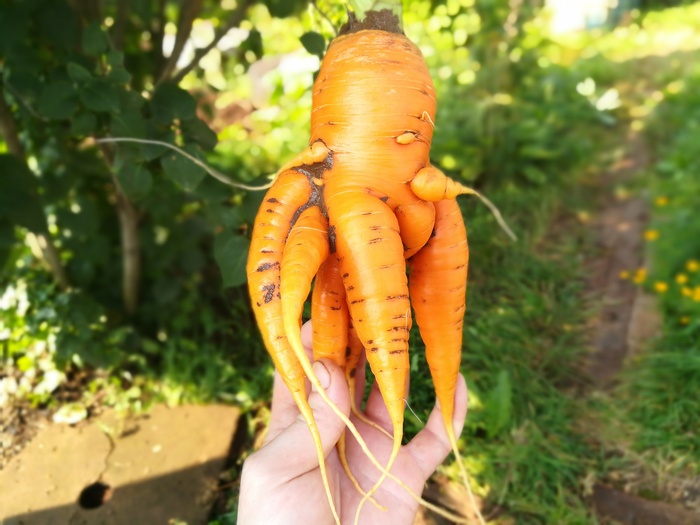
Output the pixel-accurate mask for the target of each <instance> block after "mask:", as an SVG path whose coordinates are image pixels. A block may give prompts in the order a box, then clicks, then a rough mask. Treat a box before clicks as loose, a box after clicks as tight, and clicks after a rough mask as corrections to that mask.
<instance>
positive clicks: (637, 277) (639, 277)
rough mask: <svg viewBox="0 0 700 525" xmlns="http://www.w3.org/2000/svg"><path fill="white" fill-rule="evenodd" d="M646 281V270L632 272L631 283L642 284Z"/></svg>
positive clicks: (640, 269)
mask: <svg viewBox="0 0 700 525" xmlns="http://www.w3.org/2000/svg"><path fill="white" fill-rule="evenodd" d="M646 279H647V270H646V268H639V269H638V270H637V271H636V272H634V277H633V278H632V281H633V282H634V283H635V284H642V283H643V282H644V281H646Z"/></svg>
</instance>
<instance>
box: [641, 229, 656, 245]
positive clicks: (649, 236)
mask: <svg viewBox="0 0 700 525" xmlns="http://www.w3.org/2000/svg"><path fill="white" fill-rule="evenodd" d="M644 238H645V239H646V240H647V241H649V242H653V241H655V240H656V239H658V238H659V231H658V230H647V231H645V232H644Z"/></svg>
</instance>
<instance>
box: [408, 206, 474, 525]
mask: <svg viewBox="0 0 700 525" xmlns="http://www.w3.org/2000/svg"><path fill="white" fill-rule="evenodd" d="M435 211H436V216H435V227H434V229H433V233H432V235H431V237H430V240H428V243H427V244H426V245H425V246H424V247H423V248H422V249H421V250H420V251H419V252H418V253H417V254H416V255H415V256H414V257H412V258H411V259H409V261H408V267H409V272H410V274H409V275H410V279H409V290H410V293H411V303H412V305H413V310H414V312H415V315H416V323H417V324H418V329H419V331H420V335H421V338H422V339H423V342H424V343H425V357H426V360H427V361H428V367H429V368H430V375H431V376H432V378H433V385H434V387H435V395H436V397H437V400H438V403H439V404H440V412H441V414H442V419H443V422H444V424H445V431H446V432H447V437H448V438H449V440H450V445H451V446H452V451H453V452H454V455H455V459H456V461H457V464H458V465H459V469H460V473H461V476H462V480H463V482H464V486H465V487H466V488H467V490H468V491H469V497H470V498H471V504H472V506H473V508H474V509H475V511H476V513H477V516H478V518H479V519H480V521H481V522H482V523H483V518H482V516H481V514H480V513H479V511H478V507H477V506H476V502H475V501H474V496H473V494H472V492H471V486H470V483H469V477H468V475H467V471H466V469H465V467H464V462H463V461H462V456H461V455H460V454H459V447H458V444H457V436H456V435H455V432H454V427H453V425H452V419H453V417H454V399H455V391H456V388H457V379H458V376H459V366H460V361H461V357H462V326H463V321H464V312H465V309H466V294H467V271H468V265H469V246H468V243H467V230H466V228H465V226H464V220H463V218H462V212H461V211H460V209H459V205H458V204H457V201H456V200H454V199H449V200H441V201H438V202H436V203H435Z"/></svg>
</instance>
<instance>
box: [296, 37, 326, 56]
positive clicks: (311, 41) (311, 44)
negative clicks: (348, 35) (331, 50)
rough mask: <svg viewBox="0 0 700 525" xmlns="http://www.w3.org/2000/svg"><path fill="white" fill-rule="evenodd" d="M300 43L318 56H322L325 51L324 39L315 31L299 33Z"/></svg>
mask: <svg viewBox="0 0 700 525" xmlns="http://www.w3.org/2000/svg"><path fill="white" fill-rule="evenodd" d="M299 40H301V45H303V46H304V49H306V50H307V51H308V52H309V53H311V54H312V55H316V56H318V57H321V58H322V57H323V54H324V53H325V52H326V39H325V38H323V36H322V35H320V34H319V33H316V32H315V31H309V32H308V33H304V34H303V35H301V37H300V39H299Z"/></svg>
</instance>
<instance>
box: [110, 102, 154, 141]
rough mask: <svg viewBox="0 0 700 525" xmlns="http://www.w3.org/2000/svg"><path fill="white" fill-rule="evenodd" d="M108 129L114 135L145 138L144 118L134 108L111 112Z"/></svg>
mask: <svg viewBox="0 0 700 525" xmlns="http://www.w3.org/2000/svg"><path fill="white" fill-rule="evenodd" d="M109 129H110V131H111V132H112V136H114V137H129V138H137V139H143V138H146V119H144V118H143V116H142V115H141V112H140V111H138V110H134V109H128V110H126V111H122V112H120V113H113V114H112V115H111V121H110V126H109Z"/></svg>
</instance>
